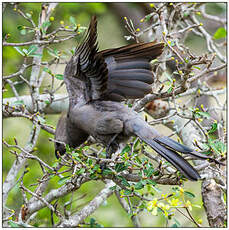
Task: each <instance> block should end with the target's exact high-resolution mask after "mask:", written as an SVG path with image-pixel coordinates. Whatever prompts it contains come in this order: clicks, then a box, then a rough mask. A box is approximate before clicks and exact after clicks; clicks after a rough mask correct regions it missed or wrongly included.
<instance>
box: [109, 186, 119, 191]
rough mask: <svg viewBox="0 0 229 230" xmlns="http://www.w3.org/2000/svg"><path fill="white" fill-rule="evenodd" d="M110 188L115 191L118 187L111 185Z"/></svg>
mask: <svg viewBox="0 0 229 230" xmlns="http://www.w3.org/2000/svg"><path fill="white" fill-rule="evenodd" d="M109 189H110V190H112V191H115V190H116V189H117V185H115V186H112V187H110V188H109Z"/></svg>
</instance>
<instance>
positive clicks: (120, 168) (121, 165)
mask: <svg viewBox="0 0 229 230" xmlns="http://www.w3.org/2000/svg"><path fill="white" fill-rule="evenodd" d="M127 168H128V166H126V165H125V164H124V163H117V164H116V165H115V171H116V172H122V171H124V170H125V169H127Z"/></svg>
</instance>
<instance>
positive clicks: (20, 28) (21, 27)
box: [17, 25, 25, 30]
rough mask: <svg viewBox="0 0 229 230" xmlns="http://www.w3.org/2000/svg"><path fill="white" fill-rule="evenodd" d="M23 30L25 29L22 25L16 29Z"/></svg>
mask: <svg viewBox="0 0 229 230" xmlns="http://www.w3.org/2000/svg"><path fill="white" fill-rule="evenodd" d="M24 28H25V27H24V26H22V25H19V26H18V27H17V29H18V30H23V29H24Z"/></svg>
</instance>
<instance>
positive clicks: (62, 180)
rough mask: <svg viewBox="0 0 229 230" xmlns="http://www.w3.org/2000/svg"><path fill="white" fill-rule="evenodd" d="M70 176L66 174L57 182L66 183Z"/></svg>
mask: <svg viewBox="0 0 229 230" xmlns="http://www.w3.org/2000/svg"><path fill="white" fill-rule="evenodd" d="M69 178H70V176H65V177H62V178H60V179H59V181H58V182H57V183H58V184H59V185H62V184H65V182H66V181H67V180H68V179H69Z"/></svg>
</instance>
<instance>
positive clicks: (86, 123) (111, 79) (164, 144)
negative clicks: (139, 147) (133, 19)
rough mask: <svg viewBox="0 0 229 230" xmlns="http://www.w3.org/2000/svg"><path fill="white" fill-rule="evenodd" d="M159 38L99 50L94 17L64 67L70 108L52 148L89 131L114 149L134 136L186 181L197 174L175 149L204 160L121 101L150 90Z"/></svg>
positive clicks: (78, 140) (60, 150)
mask: <svg viewBox="0 0 229 230" xmlns="http://www.w3.org/2000/svg"><path fill="white" fill-rule="evenodd" d="M163 47H164V44H163V43H157V44H155V43H153V42H150V43H137V44H133V45H127V46H123V47H120V48H114V49H108V50H103V51H100V52H98V44H97V20H96V17H95V16H93V17H92V19H91V22H90V25H89V28H88V32H87V33H86V36H85V37H84V39H83V41H82V43H81V44H80V45H79V46H78V47H77V48H76V51H75V53H74V55H73V56H72V58H71V60H70V61H69V62H68V64H67V65H66V68H65V72H64V81H65V84H66V87H67V91H68V95H69V110H68V113H67V115H62V116H61V118H60V119H59V122H58V124H57V127H56V134H55V139H56V142H55V153H56V157H57V158H58V157H59V155H63V154H65V151H66V149H65V145H64V143H65V144H68V145H69V146H70V147H73V148H76V147H78V146H79V145H80V144H82V143H83V142H85V141H86V140H87V138H88V137H89V136H90V135H91V136H92V137H94V138H95V139H96V141H98V142H100V143H102V144H103V145H104V146H106V147H108V148H109V151H111V152H114V151H116V150H117V146H118V144H119V143H120V142H123V141H126V140H128V139H129V138H130V137H131V136H137V137H139V138H140V139H141V140H143V141H144V142H145V143H147V144H148V145H149V146H150V147H151V148H152V149H153V150H155V151H156V152H157V153H158V154H160V155H161V156H162V157H164V158H165V159H166V160H167V161H168V162H170V163H171V164H172V165H173V166H174V167H175V168H177V169H178V170H179V171H180V172H181V173H182V174H183V175H184V176H185V177H186V178H188V179H189V180H194V181H196V180H198V179H199V178H200V175H199V173H198V172H197V171H196V170H195V169H194V167H193V166H192V165H191V164H190V163H188V162H187V161H186V160H185V159H184V158H183V157H182V156H181V155H180V154H178V152H180V153H185V154H191V155H194V156H197V157H199V158H203V159H206V157H205V156H204V155H201V154H200V153H198V152H195V151H193V150H192V149H190V148H189V147H187V146H184V145H182V144H179V143H178V142H176V141H174V140H172V139H170V138H168V137H166V136H162V135H160V134H159V133H158V132H157V131H156V130H155V129H153V128H152V127H151V126H150V125H148V123H147V122H146V121H144V120H143V119H142V118H141V116H140V115H139V114H138V113H136V112H135V111H133V110H132V109H131V108H129V107H127V106H125V105H123V104H122V103H120V102H121V101H123V100H125V99H129V98H141V97H144V95H146V94H148V93H150V92H151V89H152V87H151V84H152V83H153V76H152V72H151V65H150V61H151V60H153V59H155V58H157V57H158V56H159V55H160V54H161V53H162V52H163Z"/></svg>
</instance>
